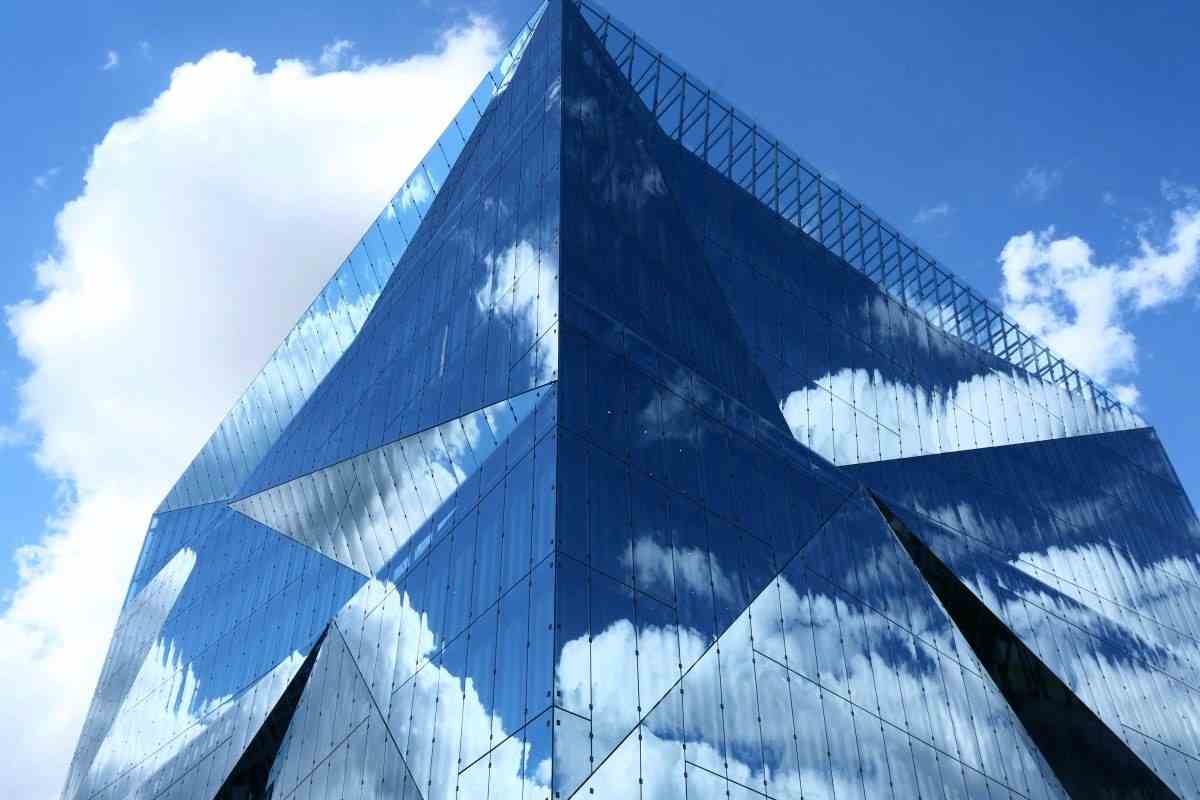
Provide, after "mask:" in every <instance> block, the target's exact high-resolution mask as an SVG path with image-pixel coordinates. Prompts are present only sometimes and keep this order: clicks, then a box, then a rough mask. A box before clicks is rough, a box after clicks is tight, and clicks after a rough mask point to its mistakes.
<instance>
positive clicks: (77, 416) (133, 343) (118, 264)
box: [0, 19, 501, 798]
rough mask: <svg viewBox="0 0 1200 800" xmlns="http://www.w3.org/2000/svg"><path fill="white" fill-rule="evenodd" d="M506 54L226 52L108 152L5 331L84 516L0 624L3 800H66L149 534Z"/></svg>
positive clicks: (25, 422) (115, 138)
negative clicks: (335, 61)
mask: <svg viewBox="0 0 1200 800" xmlns="http://www.w3.org/2000/svg"><path fill="white" fill-rule="evenodd" d="M500 46H501V42H500V40H499V38H498V35H497V32H496V30H495V29H494V27H493V26H492V25H491V24H490V23H488V22H487V21H486V20H482V19H472V20H471V21H470V22H469V23H468V24H466V25H463V26H461V27H458V28H455V29H453V30H450V31H448V32H447V33H445V34H444V35H443V37H442V38H441V39H440V41H438V42H437V43H436V46H435V47H434V48H433V49H432V50H431V52H428V53H423V54H419V55H415V56H412V57H410V58H407V59H404V60H400V61H393V62H388V63H372V64H361V63H359V64H354V65H353V66H354V68H353V69H350V70H344V71H327V72H320V73H319V72H318V70H316V69H314V68H313V67H311V66H310V65H307V64H306V63H304V62H303V61H301V60H282V61H279V62H277V63H275V64H274V65H273V66H272V67H270V68H269V69H262V68H259V66H258V65H256V64H255V63H254V61H252V60H251V59H250V58H247V57H246V56H243V55H240V54H238V53H232V52H226V51H216V52H212V53H209V54H207V55H206V56H204V57H203V58H201V59H199V60H198V61H196V62H194V63H187V64H183V65H181V66H179V67H178V68H176V69H175V70H174V72H173V73H172V75H171V80H170V84H169V85H168V86H167V88H166V89H165V90H164V91H163V92H162V93H161V94H160V95H159V96H158V97H157V98H156V99H155V100H154V101H153V102H152V103H151V104H150V106H149V107H147V108H146V109H144V110H143V111H141V112H140V113H138V114H136V115H134V116H130V117H128V118H125V119H122V120H120V121H118V122H116V123H115V124H114V125H112V127H111V128H110V129H109V131H108V132H107V134H106V135H105V136H104V138H103V140H102V141H101V142H100V143H99V144H98V145H96V147H95V149H94V150H93V153H92V158H91V162H90V165H89V167H88V170H87V172H86V174H85V175H84V189H83V191H82V193H81V194H80V195H79V196H77V197H76V198H74V199H73V200H71V201H70V202H69V203H67V204H66V205H65V206H64V207H63V208H62V210H61V211H60V212H59V214H58V216H57V218H56V221H55V231H56V236H57V243H56V246H55V248H54V255H53V256H51V257H49V258H47V259H45V260H43V261H42V262H40V263H38V264H37V265H36V272H37V279H38V291H37V295H36V296H35V297H32V298H30V299H28V300H26V301H24V302H22V303H19V304H17V305H15V306H13V307H10V308H9V309H8V310H7V318H8V325H9V327H10V329H11V332H12V334H13V336H14V337H15V338H16V341H17V345H18V347H19V349H20V352H21V354H22V356H23V357H24V358H25V359H26V360H27V361H28V363H29V367H30V371H29V374H28V376H27V378H26V379H25V381H24V383H23V385H22V387H21V392H20V397H21V420H20V424H21V425H22V426H23V427H28V428H29V429H31V430H32V431H34V432H35V434H36V440H37V455H36V458H37V463H38V465H39V466H40V467H41V468H42V469H44V470H45V471H47V472H48V473H49V474H50V475H51V476H53V477H54V478H56V479H58V480H60V481H62V483H63V485H64V487H65V492H64V494H65V496H67V497H68V498H69V500H68V501H67V502H66V503H65V504H64V506H63V507H62V508H61V509H60V511H59V512H58V513H57V514H56V515H55V517H54V518H53V519H52V520H50V522H49V524H48V526H47V528H46V529H45V530H44V531H41V532H31V534H32V535H31V537H30V538H34V539H37V540H38V542H37V544H35V545H32V546H30V547H26V548H24V549H23V550H22V551H21V552H20V553H19V554H17V558H18V561H19V564H20V565H21V575H20V581H19V585H18V586H17V587H16V589H15V590H14V592H13V594H12V598H11V602H10V603H9V604H8V605H7V607H5V608H4V609H3V611H2V612H0V687H2V688H0V736H2V737H3V738H4V739H5V741H7V742H8V743H9V751H8V753H7V758H6V759H5V762H4V763H5V764H6V765H8V766H4V767H0V784H2V785H4V786H6V787H7V793H8V794H9V795H10V796H13V797H26V798H43V797H53V796H57V793H58V791H59V789H60V787H61V782H62V780H63V777H64V775H65V771H66V766H67V763H68V761H69V759H70V756H71V752H72V750H73V748H74V744H75V738H76V736H77V735H78V732H79V729H80V724H81V722H82V717H83V714H84V711H85V709H86V705H87V702H88V699H89V697H90V695H91V693H92V690H93V688H94V686H95V681H96V677H97V675H98V674H99V670H100V665H101V662H102V660H103V657H104V652H105V647H106V645H107V640H108V637H109V635H110V633H111V631H112V628H113V624H114V621H115V619H116V614H117V610H118V607H119V605H120V603H121V600H122V596H123V592H124V588H125V585H126V583H127V581H128V579H129V575H130V573H131V571H132V568H133V562H134V560H135V558H136V556H137V550H138V546H139V543H140V541H141V539H142V536H143V534H144V532H145V528H146V524H147V521H148V519H149V515H150V513H151V512H152V511H153V509H154V507H155V506H156V505H157V503H158V502H159V500H161V498H162V497H163V495H164V494H165V492H166V491H167V489H168V488H169V487H170V485H171V483H172V482H173V481H174V479H175V478H176V477H177V476H178V475H179V474H180V472H181V471H182V470H183V468H184V467H185V466H186V464H187V463H188V461H189V460H190V458H191V457H192V455H193V454H194V453H195V452H196V451H197V450H198V449H199V447H200V445H201V444H202V443H203V441H204V440H205V438H206V437H207V436H208V434H209V432H211V431H212V429H213V428H214V427H215V426H216V424H217V423H218V421H219V420H220V419H221V417H222V415H223V414H224V413H225V411H226V410H227V409H228V408H229V406H230V405H231V403H232V401H233V400H234V399H235V398H236V397H237V395H238V393H239V392H240V391H241V390H242V389H243V388H244V387H245V385H246V384H247V383H248V382H249V380H250V379H251V378H252V377H253V375H254V374H255V372H256V371H257V370H258V368H259V367H261V366H262V364H263V363H264V362H265V360H266V358H267V356H268V355H269V354H270V352H271V351H272V349H273V348H274V346H275V345H276V344H277V343H278V342H279V341H280V340H281V339H282V337H283V335H284V334H285V333H286V332H287V330H288V328H289V327H290V326H291V324H292V323H293V322H294V321H295V320H296V319H297V317H298V316H299V315H300V313H301V311H303V309H304V307H305V306H306V305H307V303H308V302H309V300H311V299H312V298H313V297H314V296H315V295H316V293H317V291H318V290H319V288H320V286H321V285H322V284H323V282H324V281H325V279H326V278H328V276H329V275H330V274H332V272H333V270H334V269H335V268H336V267H337V265H338V263H339V262H340V260H341V259H342V257H343V256H344V255H345V254H346V253H347V252H348V251H349V249H350V247H351V246H352V245H353V244H354V243H355V241H356V240H357V238H358V236H359V235H360V234H361V233H362V231H363V230H364V229H365V227H366V226H367V224H368V223H369V222H370V221H371V219H372V218H373V215H374V214H375V213H377V212H378V211H379V209H381V208H382V207H383V205H384V203H385V202H386V201H387V199H388V197H389V196H390V194H391V193H392V192H393V191H394V190H395V189H396V187H397V186H398V185H399V184H400V182H401V181H402V180H403V178H404V177H405V175H406V174H407V173H408V172H409V170H410V169H411V168H413V167H414V166H415V165H416V163H417V161H418V159H419V158H420V156H421V155H422V154H423V152H424V150H425V149H426V148H427V147H428V146H429V145H430V144H431V143H432V142H433V141H434V139H435V138H436V136H437V135H438V134H439V133H440V131H441V130H442V128H444V127H445V125H446V124H447V123H448V122H449V121H450V119H451V117H452V115H453V114H454V112H455V111H456V110H457V108H458V106H459V105H460V104H461V102H462V101H463V99H465V98H466V96H467V95H468V94H469V92H470V91H471V90H472V89H473V88H474V86H475V84H476V82H477V81H478V80H479V78H480V77H481V76H482V75H483V73H484V71H485V70H486V69H487V68H488V66H489V65H490V64H491V63H492V62H493V61H494V60H495V58H496V57H497V56H498V55H499V51H500ZM108 62H109V64H110V65H111V67H115V66H116V65H117V63H119V56H118V55H117V54H116V53H115V52H114V53H111V54H110V55H109V58H108ZM339 63H341V62H339ZM111 67H110V68H111Z"/></svg>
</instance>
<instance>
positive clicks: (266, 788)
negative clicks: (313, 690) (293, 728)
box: [213, 628, 329, 800]
mask: <svg viewBox="0 0 1200 800" xmlns="http://www.w3.org/2000/svg"><path fill="white" fill-rule="evenodd" d="M328 632H329V629H328V628H326V629H325V633H322V634H321V637H320V638H319V639H317V641H316V644H314V645H313V647H312V649H311V650H309V651H308V655H307V656H305V657H304V663H303V664H301V665H300V669H298V670H296V674H295V676H294V677H293V678H292V680H291V682H290V683H289V684H288V687H287V688H286V689H284V690H283V694H282V695H281V696H280V697H279V702H277V703H276V704H275V708H273V709H271V713H270V714H268V715H267V718H266V719H265V720H264V721H263V724H262V727H261V728H259V729H258V733H256V734H254V738H253V739H251V740H250V744H249V745H247V747H246V750H245V752H243V753H242V757H241V758H239V759H238V762H237V764H235V765H234V767H233V771H232V772H230V773H229V777H228V778H226V779H225V783H223V784H221V789H220V790H219V791H218V792H217V793H216V795H214V797H213V800H260V798H261V799H262V800H265V798H268V797H270V791H271V787H270V785H269V778H270V775H271V765H272V764H274V763H275V756H276V755H278V753H279V745H280V744H282V743H283V739H284V736H285V735H286V734H287V729H288V725H290V724H291V722H292V716H293V715H294V714H295V713H296V705H297V704H298V703H299V702H300V696H301V695H303V694H304V687H305V686H307V685H308V676H309V675H311V674H312V669H313V664H314V663H316V660H317V653H318V652H320V650H321V644H322V643H323V642H324V641H325V636H326V634H328Z"/></svg>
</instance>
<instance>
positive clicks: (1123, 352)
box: [999, 184, 1200, 403]
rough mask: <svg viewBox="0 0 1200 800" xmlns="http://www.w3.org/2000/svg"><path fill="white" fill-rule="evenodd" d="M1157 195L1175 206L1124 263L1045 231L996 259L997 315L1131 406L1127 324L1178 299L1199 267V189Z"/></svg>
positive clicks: (1011, 244)
mask: <svg viewBox="0 0 1200 800" xmlns="http://www.w3.org/2000/svg"><path fill="white" fill-rule="evenodd" d="M1163 194H1164V196H1166V197H1168V198H1169V199H1173V200H1174V201H1176V208H1175V209H1174V211H1173V212H1172V213H1171V220H1170V229H1169V232H1168V233H1167V235H1166V236H1165V237H1163V239H1162V240H1161V241H1158V242H1155V241H1152V240H1151V239H1150V238H1148V234H1146V233H1145V231H1144V230H1143V232H1142V233H1140V234H1139V237H1138V249H1137V252H1136V253H1135V254H1134V255H1132V256H1130V257H1128V258H1126V259H1123V260H1117V261H1112V262H1108V263H1105V262H1101V261H1099V260H1097V258H1096V254H1095V252H1094V251H1093V250H1092V247H1091V245H1089V244H1088V243H1087V242H1086V241H1084V240H1083V239H1081V238H1080V237H1078V236H1066V237H1058V236H1057V235H1056V231H1055V229H1054V228H1053V227H1050V228H1047V229H1045V230H1043V231H1040V232H1038V233H1034V232H1033V231H1027V232H1025V233H1023V234H1021V235H1020V236H1014V237H1012V238H1011V239H1009V240H1008V243H1007V244H1005V246H1004V249H1003V251H1002V252H1001V253H1000V258H999V261H1000V265H1001V269H1002V271H1003V273H1004V285H1003V287H1002V290H1001V294H1002V297H1003V301H1004V309H1005V311H1007V312H1008V313H1009V314H1011V315H1012V316H1013V317H1014V318H1015V319H1016V320H1017V322H1018V323H1020V324H1021V325H1022V326H1024V327H1025V328H1026V329H1027V330H1029V331H1030V332H1031V333H1034V334H1036V335H1038V336H1041V337H1042V338H1043V339H1045V340H1046V342H1047V344H1049V345H1050V347H1051V348H1052V349H1054V350H1056V351H1057V352H1059V353H1060V354H1062V355H1063V356H1064V357H1066V358H1067V359H1068V360H1069V361H1071V362H1073V363H1074V364H1075V365H1076V366H1078V367H1079V368H1081V369H1082V370H1083V371H1084V372H1087V373H1088V374H1090V375H1091V376H1092V377H1094V378H1096V379H1097V380H1099V381H1100V382H1101V383H1104V384H1109V385H1110V386H1112V388H1113V389H1114V391H1116V392H1117V394H1118V396H1119V397H1121V399H1123V400H1125V401H1126V402H1131V403H1135V402H1136V401H1137V399H1138V390H1137V387H1136V386H1134V385H1133V384H1132V383H1130V382H1128V381H1129V379H1130V378H1131V377H1132V376H1133V375H1134V374H1135V373H1136V372H1137V354H1138V348H1137V341H1136V339H1135V337H1134V335H1133V332H1132V331H1131V330H1130V329H1129V325H1130V323H1131V322H1132V321H1133V319H1134V318H1135V317H1136V316H1137V315H1138V314H1140V313H1141V312H1144V311H1147V310H1149V309H1152V308H1157V307H1159V306H1162V305H1165V304H1167V303H1170V302H1173V301H1175V300H1179V299H1181V298H1183V297H1184V296H1185V295H1186V294H1187V292H1188V290H1189V288H1190V287H1191V285H1192V282H1193V281H1194V279H1195V277H1196V274H1197V271H1198V264H1200V192H1197V190H1196V189H1195V187H1191V186H1184V185H1179V184H1171V186H1170V188H1169V189H1168V190H1164V192H1163Z"/></svg>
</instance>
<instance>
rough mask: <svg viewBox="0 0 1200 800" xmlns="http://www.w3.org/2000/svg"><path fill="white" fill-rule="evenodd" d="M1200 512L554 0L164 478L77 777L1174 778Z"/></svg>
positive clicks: (800, 166) (1102, 423)
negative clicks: (234, 398) (206, 434)
mask: <svg viewBox="0 0 1200 800" xmlns="http://www.w3.org/2000/svg"><path fill="white" fill-rule="evenodd" d="M1198 539H1200V522H1198V521H1197V518H1196V515H1195V513H1194V510H1193V508H1192V506H1191V504H1190V502H1189V500H1188V498H1187V497H1186V495H1185V494H1184V492H1183V490H1182V488H1181V487H1180V484H1179V481H1178V479H1177V478H1176V476H1175V474H1174V471H1173V470H1172V468H1171V466H1170V462H1169V460H1168V458H1167V456H1166V454H1165V452H1164V451H1163V448H1162V446H1161V444H1160V443H1159V442H1158V440H1157V438H1156V436H1155V434H1154V432H1153V430H1152V429H1151V428H1148V427H1146V425H1145V423H1144V422H1143V421H1142V420H1141V419H1140V418H1139V417H1138V416H1137V415H1136V414H1135V413H1134V412H1132V411H1131V410H1129V409H1127V408H1125V407H1123V406H1121V405H1120V404H1119V403H1117V402H1115V401H1114V400H1113V399H1112V398H1111V397H1110V396H1109V395H1108V394H1107V393H1106V392H1105V391H1104V390H1103V389H1102V388H1101V387H1099V386H1097V385H1095V384H1093V383H1092V382H1091V381H1089V380H1088V379H1087V378H1086V377H1085V376H1082V375H1080V374H1079V373H1078V372H1077V371H1076V370H1074V369H1072V368H1071V367H1070V366H1069V365H1067V364H1066V363H1065V362H1063V361H1062V360H1061V359H1060V358H1058V357H1057V356H1055V355H1054V354H1052V353H1050V352H1049V351H1048V350H1046V349H1045V348H1044V347H1043V346H1042V345H1041V344H1040V343H1038V342H1037V341H1036V340H1034V339H1033V338H1031V337H1029V336H1027V335H1025V334H1024V333H1023V332H1021V331H1020V330H1019V329H1018V328H1016V327H1015V326H1014V325H1013V324H1012V322H1011V321H1010V320H1007V319H1005V318H1004V317H1003V315H1001V314H1000V313H999V312H997V311H996V310H995V309H993V308H992V307H991V306H989V305H988V304H987V303H986V301H984V300H982V299H981V298H979V297H978V296H977V295H976V294H975V293H974V292H972V291H970V290H969V289H968V288H966V287H965V286H964V285H963V284H962V283H961V282H959V281H958V280H957V279H955V278H954V277H953V276H951V275H950V274H949V273H948V272H946V271H945V270H944V269H943V268H942V267H940V266H939V265H937V264H936V263H935V262H933V261H932V260H931V259H930V258H929V257H928V256H927V255H925V254H924V253H922V252H921V251H920V250H918V249H917V248H916V247H915V246H913V245H912V244H911V243H909V242H908V241H907V240H906V239H904V238H903V237H902V236H901V235H900V234H898V233H896V232H895V231H894V230H893V229H892V228H891V227H890V226H888V225H887V224H886V223H885V222H883V221H881V220H879V219H878V218H877V217H875V216H874V215H873V214H872V213H871V212H869V211H868V210H867V209H865V208H864V207H863V206H862V205H861V204H859V203H857V201H854V200H853V199H851V198H850V197H849V196H848V195H847V194H846V193H845V192H844V191H843V190H841V189H840V188H838V187H836V186H833V185H832V184H830V183H829V182H828V181H827V180H825V179H824V178H822V177H821V176H820V174H819V173H818V172H816V171H815V170H814V169H812V168H811V167H809V166H808V165H806V164H805V163H804V162H802V161H801V160H800V159H798V158H797V157H795V156H793V155H792V154H791V153H790V151H788V150H787V149H786V147H784V146H783V145H781V144H779V143H778V142H777V141H776V140H774V139H773V138H772V137H771V136H770V135H769V134H767V133H765V132H764V131H762V130H761V129H760V128H759V127H757V126H756V125H755V124H754V123H753V122H751V121H749V120H748V119H747V118H746V117H745V116H744V115H742V114H741V113H740V112H738V111H737V110H736V109H734V108H733V107H732V106H730V105H729V104H728V103H726V102H725V101H724V100H723V99H721V98H720V97H718V96H716V95H715V94H714V93H712V92H711V91H709V90H708V89H706V88H705V87H703V85H701V84H700V83H698V82H697V81H696V80H695V79H694V78H693V77H692V76H690V75H688V74H687V73H685V72H684V71H683V70H682V69H681V68H679V67H677V66H675V65H674V64H673V63H672V62H671V61H670V60H669V59H667V58H666V57H665V56H663V55H662V54H661V53H658V52H657V51H656V50H653V49H652V48H650V47H649V46H648V45H646V44H645V42H643V41H642V40H641V39H639V38H638V37H637V36H635V35H634V34H633V33H631V32H630V31H628V29H626V28H624V27H622V26H621V25H620V24H619V23H617V22H615V21H614V20H612V18H611V17H610V16H609V15H608V14H607V12H605V11H603V10H602V9H600V8H598V7H596V6H595V5H594V4H592V3H591V2H589V1H588V0H578V1H577V0H552V1H551V2H547V3H544V4H543V5H542V6H541V7H540V8H538V9H537V10H536V12H535V13H534V15H533V16H532V18H531V19H530V21H529V22H528V23H527V24H526V25H525V26H524V27H523V28H522V30H521V31H520V32H519V34H518V35H517V37H516V38H515V39H514V41H513V42H512V44H511V46H510V47H509V49H508V50H507V52H506V54H505V56H504V58H503V59H502V60H501V62H500V63H499V64H498V65H497V66H496V67H495V68H494V69H493V71H492V72H491V73H489V74H488V75H487V76H485V78H484V80H483V83H481V85H480V88H479V90H478V91H477V92H476V93H475V95H474V96H473V97H472V98H470V99H469V100H468V101H467V104H466V105H465V106H464V109H463V111H462V112H461V113H460V115H459V117H458V118H457V119H456V120H455V122H454V123H453V124H452V125H451V126H450V128H448V129H447V131H446V133H445V134H443V136H442V138H441V140H440V141H439V142H438V143H437V144H436V145H435V146H434V147H433V149H432V150H431V151H430V154H429V155H428V156H427V157H426V159H425V160H424V162H423V163H422V165H421V166H420V167H419V168H418V170H417V171H416V172H415V173H414V175H413V176H411V177H410V178H409V180H408V181H406V182H405V184H404V186H403V187H402V189H401V190H400V191H399V192H397V194H396V196H395V198H393V200H392V202H391V203H389V205H388V207H387V208H386V209H384V211H383V212H382V213H381V214H380V215H379V218H378V219H377V220H376V222H375V223H374V224H373V225H372V226H371V228H370V230H369V231H368V232H367V234H366V235H365V236H364V237H363V239H362V240H361V241H360V242H359V243H358V244H357V245H356V246H355V247H354V248H353V250H352V251H351V253H350V255H349V256H348V257H347V259H346V261H345V262H344V263H343V264H342V265H341V266H340V267H339V268H338V270H337V271H336V273H335V274H334V276H333V278H332V279H331V280H330V283H329V285H328V286H327V287H326V289H325V290H324V291H323V292H322V294H321V296H320V297H319V298H318V299H317V300H316V301H314V304H313V306H312V307H311V308H310V309H309V310H308V311H307V312H306V313H305V315H304V316H303V317H302V319H301V320H300V321H299V322H298V323H297V326H296V328H295V329H294V330H293V332H292V333H291V334H290V335H289V336H288V338H287V340H286V341H285V342H284V344H282V345H281V346H280V348H279V350H278V351H277V352H276V353H275V355H274V356H273V357H272V359H271V360H270V361H269V362H268V364H267V365H266V367H265V368H264V369H263V371H262V373H261V374H260V375H259V376H258V377H257V378H256V379H255V380H254V382H253V383H252V384H251V386H250V387H249V388H248V389H247V391H246V393H245V394H244V395H243V397H242V398H241V399H239V401H238V402H237V404H236V405H235V406H234V408H233V409H232V410H231V411H230V413H229V415H228V416H227V417H226V419H225V420H224V421H223V422H222V424H221V426H220V427H219V428H218V430H217V431H216V432H215V433H214V434H213V437H212V438H211V439H210V441H209V442H208V443H207V444H206V445H205V447H204V448H203V450H202V451H201V452H200V453H199V454H198V455H197V457H196V459H195V460H194V462H193V463H192V464H191V466H189V467H188V469H187V470H186V472H185V473H184V475H183V476H181V477H180V479H179V481H178V483H177V484H176V486H175V488H173V489H172V490H171V492H170V494H169V495H168V497H167V498H166V499H165V500H164V502H163V504H162V506H161V507H160V508H159V510H158V512H157V513H156V514H155V515H154V517H153V519H152V521H151V525H150V530H149V532H148V533H147V536H146V540H145V544H144V545H143V550H142V555H141V557H140V559H139V561H138V565H137V568H136V571H135V573H134V576H133V578H132V581H131V583H130V589H129V593H128V596H127V599H126V602H125V605H124V608H123V610H122V613H121V618H120V620H119V622H118V626H117V629H116V631H115V633H114V636H113V640H112V645H111V647H110V652H109V655H108V658H107V660H106V662H105V666H104V670H103V673H102V675H101V676H100V681H99V685H98V687H97V691H96V695H95V698H94V700H93V704H92V707H91V710H90V712H89V715H88V718H87V721H86V723H85V726H84V730H83V733H82V735H81V737H80V741H79V744H78V747H77V751H76V755H75V758H74V761H73V763H72V765H71V770H70V774H69V776H68V778H67V782H66V787H65V789H64V795H63V796H64V797H65V798H70V799H71V800H74V798H105V799H106V800H107V799H109V798H111V799H113V800H115V799H116V798H130V797H137V798H159V797H167V798H228V799H229V800H233V799H234V798H298V799H299V798H337V799H338V800H343V799H344V800H359V799H360V798H385V797H386V798H405V799H406V800H408V799H409V798H411V799H413V800H417V799H419V800H427V799H428V800H434V799H435V798H436V799H437V800H451V799H452V798H462V800H477V799H481V800H487V799H488V798H496V799H498V798H526V799H527V800H550V798H554V800H565V799H566V798H570V797H580V798H587V797H596V796H599V797H603V798H639V799H641V800H667V799H668V798H689V800H694V799H695V798H714V799H715V798H744V799H745V800H750V799H751V798H775V799H776V800H783V799H784V798H837V799H838V800H844V799H845V798H862V799H863V800H866V799H867V798H871V799H872V800H873V799H874V798H897V800H900V799H901V798H938V799H939V800H950V799H951V798H992V799H993V800H994V799H995V798H1030V799H1031V800H1033V799H1037V800H1041V799H1042V798H1067V797H1075V798H1083V797H1087V798H1092V797H1097V798H1106V797H1111V798H1117V797H1120V798H1159V797H1200V695H1198V694H1197V692H1200V688H1198V687H1200V675H1198V674H1197V673H1196V670H1197V668H1198V666H1200V646H1198V643H1200V630H1197V623H1196V622H1195V620H1196V614H1197V611H1200V588H1198V587H1200V558H1198V554H1200V550H1198V548H1197V541H1198ZM1193 604H1195V605H1193Z"/></svg>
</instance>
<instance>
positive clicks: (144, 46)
mask: <svg viewBox="0 0 1200 800" xmlns="http://www.w3.org/2000/svg"><path fill="white" fill-rule="evenodd" d="M138 52H139V53H141V54H142V58H150V42H148V41H146V40H145V39H142V40H141V41H140V42H138Z"/></svg>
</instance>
